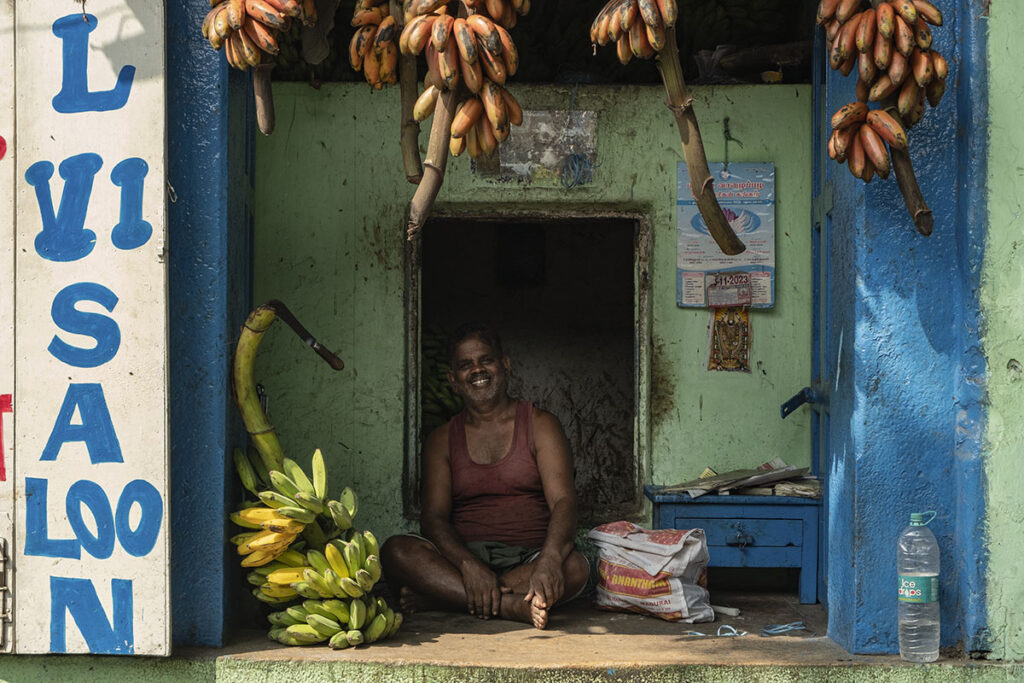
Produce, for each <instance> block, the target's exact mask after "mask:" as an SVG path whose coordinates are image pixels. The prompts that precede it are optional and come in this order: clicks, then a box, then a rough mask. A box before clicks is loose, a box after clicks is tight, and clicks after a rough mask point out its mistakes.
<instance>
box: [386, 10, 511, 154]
mask: <svg viewBox="0 0 1024 683" xmlns="http://www.w3.org/2000/svg"><path fill="white" fill-rule="evenodd" d="M461 4H462V5H464V6H465V8H466V13H467V14H468V16H467V17H465V18H463V17H459V16H455V15H452V14H449V12H448V3H447V2H446V1H445V0H412V1H411V2H409V3H408V5H407V10H406V16H407V18H408V22H407V23H406V25H405V29H404V30H403V31H402V34H401V36H400V37H399V41H398V47H399V50H401V52H402V54H415V55H418V54H423V55H424V56H425V58H426V60H427V75H426V77H425V78H424V79H423V87H424V90H423V94H421V95H420V97H419V99H417V101H416V105H415V107H414V109H413V115H414V117H415V119H416V120H417V121H424V120H426V119H427V118H428V117H429V116H430V115H431V114H433V112H434V107H435V106H436V104H437V99H438V97H439V96H440V94H441V92H442V91H445V90H455V89H456V88H458V87H459V86H460V85H465V90H466V91H468V92H467V97H465V98H464V99H463V100H462V101H461V102H459V104H458V105H457V110H456V114H455V118H454V120H453V122H452V128H451V143H450V145H449V151H450V152H451V153H452V154H453V155H455V156H459V155H460V154H462V152H463V151H467V150H468V152H469V155H470V156H471V157H473V158H474V159H475V158H477V157H479V156H480V155H481V154H483V155H485V156H491V155H492V154H493V153H494V151H495V150H496V149H497V148H498V145H499V144H501V143H502V142H504V140H505V139H506V138H508V136H509V132H510V126H518V125H520V124H521V123H522V122H523V112H522V109H521V108H520V106H519V103H518V102H517V101H516V99H515V97H513V96H512V93H510V92H509V91H508V90H506V89H505V88H504V87H503V86H504V85H505V81H506V80H507V79H508V77H509V76H512V75H514V74H515V72H516V70H517V69H518V68H519V51H518V49H516V45H515V42H513V40H512V35H511V34H510V33H509V32H508V29H509V28H511V27H512V26H514V25H515V23H516V17H517V16H519V15H523V14H526V12H528V11H529V9H530V0H462V1H461Z"/></svg>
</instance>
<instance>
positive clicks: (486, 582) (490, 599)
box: [459, 560, 510, 619]
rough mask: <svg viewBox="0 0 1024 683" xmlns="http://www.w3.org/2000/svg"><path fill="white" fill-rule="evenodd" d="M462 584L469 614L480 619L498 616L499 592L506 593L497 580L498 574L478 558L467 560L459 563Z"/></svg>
mask: <svg viewBox="0 0 1024 683" xmlns="http://www.w3.org/2000/svg"><path fill="white" fill-rule="evenodd" d="M459 571H460V572H461V573H462V585H463V587H464V588H465V590H466V608H467V609H468V610H469V613H470V614H473V615H476V616H478V617H480V618H481V619H489V618H491V617H492V616H498V611H499V609H500V608H501V594H502V593H508V592H509V590H510V589H509V588H505V587H504V586H502V585H501V584H500V583H499V582H498V575H497V574H495V573H494V572H492V571H491V570H490V569H488V568H487V566H486V565H485V564H484V563H483V562H480V561H479V560H467V561H465V562H463V563H462V564H461V566H460V567H459Z"/></svg>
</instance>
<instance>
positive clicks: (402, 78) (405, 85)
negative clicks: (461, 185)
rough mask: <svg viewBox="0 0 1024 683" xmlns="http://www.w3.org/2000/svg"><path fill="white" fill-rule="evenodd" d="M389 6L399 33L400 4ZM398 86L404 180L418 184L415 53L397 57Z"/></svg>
mask: <svg viewBox="0 0 1024 683" xmlns="http://www.w3.org/2000/svg"><path fill="white" fill-rule="evenodd" d="M390 6H391V16H393V17H395V18H396V20H397V21H398V28H397V30H398V32H399V33H401V31H402V29H403V28H404V27H405V19H404V18H403V14H402V4H401V3H400V2H399V1H398V0H391V5H390ZM398 87H399V90H400V92H401V94H402V98H401V113H400V115H399V119H400V120H401V121H402V131H401V138H400V139H401V147H402V164H403V165H404V166H405V178H406V180H408V181H409V182H410V183H412V184H413V185H418V184H419V182H420V181H421V180H422V179H423V163H422V162H421V161H420V124H419V122H418V121H417V120H416V119H415V117H414V116H413V113H412V110H413V107H414V106H415V104H416V98H417V97H418V93H417V92H416V55H401V56H400V57H399V58H398Z"/></svg>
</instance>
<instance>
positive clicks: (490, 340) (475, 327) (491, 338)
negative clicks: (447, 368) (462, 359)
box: [448, 321, 505, 363]
mask: <svg viewBox="0 0 1024 683" xmlns="http://www.w3.org/2000/svg"><path fill="white" fill-rule="evenodd" d="M467 337H480V341H482V342H483V343H485V344H487V345H488V346H490V347H491V348H492V349H494V353H495V354H497V356H498V358H504V356H505V352H504V351H503V350H502V347H501V335H499V334H498V331H497V330H496V329H494V328H493V327H491V326H490V325H488V324H487V323H483V322H478V321H473V322H468V323H463V324H461V325H459V326H458V327H456V328H455V331H454V332H452V334H451V336H449V337H448V362H449V363H451V362H452V361H454V360H455V349H456V347H458V345H459V344H461V343H462V342H463V341H465V339H466V338H467Z"/></svg>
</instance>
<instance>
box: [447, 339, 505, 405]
mask: <svg viewBox="0 0 1024 683" xmlns="http://www.w3.org/2000/svg"><path fill="white" fill-rule="evenodd" d="M510 369H511V368H510V361H509V358H508V356H500V355H499V353H498V352H496V351H495V350H494V348H493V347H492V346H491V345H490V344H488V343H487V342H485V341H484V340H483V339H481V338H480V337H479V336H478V335H476V334H470V335H469V336H467V337H466V338H465V339H463V340H462V341H460V342H459V343H458V344H457V345H456V346H455V353H454V354H452V369H451V370H449V371H448V381H449V382H450V383H451V385H452V389H453V390H454V391H455V393H457V394H458V395H460V396H462V398H463V399H464V400H465V401H466V405H467V406H469V407H471V408H472V407H476V406H483V405H486V404H489V403H492V402H494V401H495V400H503V399H504V398H505V397H506V395H507V394H506V390H507V387H508V376H509V372H510Z"/></svg>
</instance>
